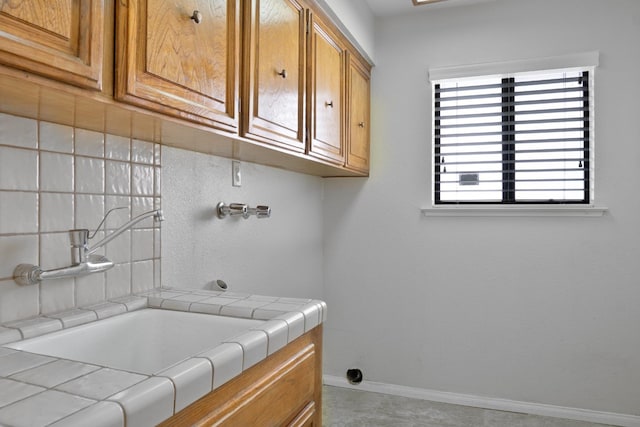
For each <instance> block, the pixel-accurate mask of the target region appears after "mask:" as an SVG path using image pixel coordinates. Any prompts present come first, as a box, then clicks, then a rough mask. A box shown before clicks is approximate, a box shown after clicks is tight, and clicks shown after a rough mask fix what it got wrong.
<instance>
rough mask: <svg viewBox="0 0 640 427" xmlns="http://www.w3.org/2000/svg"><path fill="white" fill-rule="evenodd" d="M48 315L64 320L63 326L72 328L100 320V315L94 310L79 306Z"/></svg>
mask: <svg viewBox="0 0 640 427" xmlns="http://www.w3.org/2000/svg"><path fill="white" fill-rule="evenodd" d="M47 317H50V318H52V319H59V320H60V321H61V322H62V327H63V328H71V327H74V326H78V325H83V324H85V323H89V322H93V321H94V320H98V316H97V315H96V313H95V312H94V311H90V310H81V309H79V308H73V309H71V310H67V311H63V312H60V313H53V314H48V315H47Z"/></svg>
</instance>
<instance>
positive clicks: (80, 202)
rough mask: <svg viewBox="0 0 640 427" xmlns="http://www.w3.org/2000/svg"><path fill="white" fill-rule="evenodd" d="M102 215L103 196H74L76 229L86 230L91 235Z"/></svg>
mask: <svg viewBox="0 0 640 427" xmlns="http://www.w3.org/2000/svg"><path fill="white" fill-rule="evenodd" d="M104 214H105V212H104V196H99V195H95V194H93V195H89V194H76V228H87V229H89V230H90V231H91V233H93V232H94V231H95V229H96V227H97V226H98V224H100V221H102V218H103V217H104ZM95 239H97V237H96V238H95ZM95 242H97V240H94V241H93V242H92V243H95ZM89 245H91V243H89Z"/></svg>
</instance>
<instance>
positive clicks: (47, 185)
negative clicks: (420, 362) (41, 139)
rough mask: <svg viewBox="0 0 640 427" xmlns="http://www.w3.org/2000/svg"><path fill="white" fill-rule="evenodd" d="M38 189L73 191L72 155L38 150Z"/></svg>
mask: <svg viewBox="0 0 640 427" xmlns="http://www.w3.org/2000/svg"><path fill="white" fill-rule="evenodd" d="M40 190H41V191H60V192H67V193H71V192H73V156H71V155H69V154H58V153H47V152H40Z"/></svg>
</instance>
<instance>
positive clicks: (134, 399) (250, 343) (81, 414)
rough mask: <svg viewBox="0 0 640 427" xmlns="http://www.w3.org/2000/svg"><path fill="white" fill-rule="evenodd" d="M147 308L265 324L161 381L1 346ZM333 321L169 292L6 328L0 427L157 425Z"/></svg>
mask: <svg viewBox="0 0 640 427" xmlns="http://www.w3.org/2000/svg"><path fill="white" fill-rule="evenodd" d="M147 307H150V308H162V309H168V310H178V311H190V312H195V313H205V314H216V315H223V316H232V317H242V318H249V319H256V320H265V323H263V324H261V325H259V326H257V327H254V328H252V329H250V330H248V331H246V332H244V333H242V334H240V335H237V336H235V337H234V338H231V339H228V340H226V341H224V342H223V343H222V344H219V345H216V346H215V347H213V348H211V349H209V350H207V351H204V352H202V353H199V354H197V355H193V357H191V358H188V359H186V360H183V361H182V362H179V363H177V364H175V365H173V366H171V367H169V368H168V369H165V370H163V371H161V372H159V373H156V374H154V375H144V374H140V373H135V372H128V371H122V370H117V369H112V368H107V367H104V366H98V365H92V364H86V363H81V362H76V361H72V360H66V359H60V358H56V357H50V356H43V355H39V354H34V353H29V352H25V351H19V350H14V349H11V348H8V347H2V346H1V345H2V344H8V343H10V342H15V341H19V340H21V339H26V338H32V337H35V336H39V335H43V334H46V333H49V332H54V331H57V330H61V329H65V328H70V327H73V326H77V325H81V324H84V323H88V322H92V321H96V320H100V319H105V318H108V317H112V316H115V315H118V314H122V313H126V312H128V311H133V310H138V309H142V308H147ZM326 315H327V306H326V304H325V303H324V302H323V301H319V300H310V299H294V298H277V297H267V296H260V295H248V294H238V293H233V292H217V291H206V290H189V289H173V288H169V289H156V290H154V291H151V292H146V293H143V294H139V295H137V296H129V297H124V298H119V299H115V300H112V301H109V302H106V303H102V304H98V305H94V306H90V307H83V308H81V309H74V310H70V311H67V312H63V313H58V314H53V315H47V316H42V317H38V318H34V319H29V320H24V321H20V322H12V323H7V324H4V325H2V326H0V425H2V426H11V427H22V426H49V425H50V426H55V427H61V426H88V425H90V426H94V427H101V426H104V427H107V426H108V427H112V426H113V427H124V426H126V427H137V426H151V425H155V424H158V423H159V422H161V421H163V420H165V419H167V418H169V417H171V416H172V415H173V414H175V413H177V412H179V411H180V410H182V409H184V408H185V407H186V406H188V405H189V404H191V403H193V402H195V401H196V400H198V399H199V398H200V397H202V396H204V395H205V394H207V393H209V392H210V391H211V390H213V389H216V388H218V387H220V386H221V385H223V384H224V383H226V382H228V381H229V380H231V379H232V378H234V377H236V376H237V375H239V374H241V373H242V372H243V371H244V370H246V369H248V368H250V367H251V366H253V365H255V364H256V363H258V362H260V361H261V360H263V359H265V358H266V357H267V356H269V355H271V354H272V353H274V352H276V351H277V350H279V349H280V348H282V347H284V346H285V345H287V344H288V343H290V342H292V341H293V340H295V339H296V338H298V337H300V336H301V335H303V334H304V333H305V332H308V331H310V330H311V329H313V328H314V327H316V326H318V325H319V324H321V323H323V322H324V321H325V320H326ZM125 419H126V423H125Z"/></svg>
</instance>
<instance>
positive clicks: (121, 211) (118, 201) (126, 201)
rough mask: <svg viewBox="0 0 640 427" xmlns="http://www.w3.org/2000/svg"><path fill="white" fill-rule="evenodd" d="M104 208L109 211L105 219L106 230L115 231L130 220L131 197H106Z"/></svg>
mask: <svg viewBox="0 0 640 427" xmlns="http://www.w3.org/2000/svg"><path fill="white" fill-rule="evenodd" d="M105 208H106V209H105V210H106V211H111V213H110V214H109V217H108V218H107V229H109V230H115V229H116V228H118V227H120V226H121V225H122V224H125V223H126V222H128V221H129V220H130V219H131V196H107V197H106V205H105ZM116 208H117V209H116ZM112 209H113V210H112Z"/></svg>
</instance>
